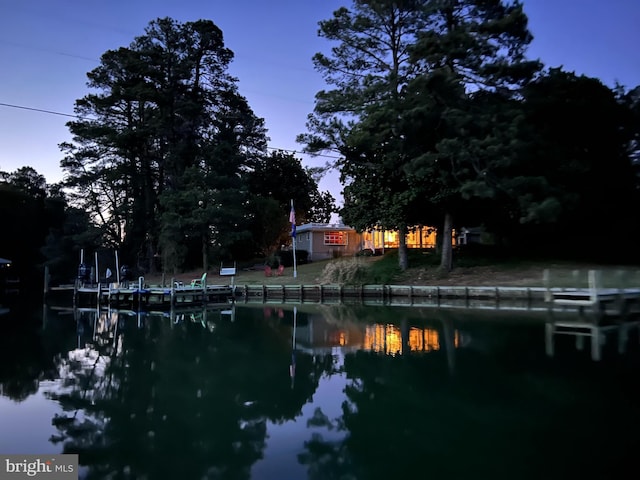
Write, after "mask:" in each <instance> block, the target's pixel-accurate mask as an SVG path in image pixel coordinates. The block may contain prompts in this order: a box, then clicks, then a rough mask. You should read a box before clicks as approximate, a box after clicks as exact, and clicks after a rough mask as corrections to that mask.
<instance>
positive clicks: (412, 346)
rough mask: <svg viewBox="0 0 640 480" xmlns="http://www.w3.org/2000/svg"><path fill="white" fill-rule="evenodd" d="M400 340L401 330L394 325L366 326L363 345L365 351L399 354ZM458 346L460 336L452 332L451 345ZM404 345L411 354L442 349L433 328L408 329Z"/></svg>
mask: <svg viewBox="0 0 640 480" xmlns="http://www.w3.org/2000/svg"><path fill="white" fill-rule="evenodd" d="M402 342H403V339H402V329H401V328H400V327H398V326H396V325H382V324H375V325H368V326H367V327H366V328H365V338H364V344H363V346H362V348H363V349H365V350H372V351H374V352H382V353H385V354H387V355H394V354H396V353H401V352H402V351H403V350H404V349H403V348H402V345H403V343H402ZM459 344H460V334H459V332H458V331H457V330H455V331H454V337H453V345H454V347H455V348H458V346H459ZM406 345H407V346H408V347H409V350H410V351H412V352H431V351H435V350H440V349H441V348H443V347H444V344H443V343H442V339H441V333H440V332H439V331H438V330H436V329H435V328H418V327H409V332H408V335H407V341H406Z"/></svg>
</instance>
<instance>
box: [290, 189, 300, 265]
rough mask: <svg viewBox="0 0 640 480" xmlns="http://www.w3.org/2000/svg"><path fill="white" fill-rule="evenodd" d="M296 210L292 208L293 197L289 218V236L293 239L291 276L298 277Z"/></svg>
mask: <svg viewBox="0 0 640 480" xmlns="http://www.w3.org/2000/svg"><path fill="white" fill-rule="evenodd" d="M295 212H296V211H295V210H294V208H293V199H291V213H290V214H289V220H290V221H291V238H292V239H293V278H297V277H298V266H297V260H296V213H295Z"/></svg>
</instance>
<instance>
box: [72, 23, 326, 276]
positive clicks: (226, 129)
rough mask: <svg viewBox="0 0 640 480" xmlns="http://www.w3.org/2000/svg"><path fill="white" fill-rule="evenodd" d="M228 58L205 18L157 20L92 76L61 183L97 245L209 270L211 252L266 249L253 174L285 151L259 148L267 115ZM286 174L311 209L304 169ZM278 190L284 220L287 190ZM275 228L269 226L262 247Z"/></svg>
mask: <svg viewBox="0 0 640 480" xmlns="http://www.w3.org/2000/svg"><path fill="white" fill-rule="evenodd" d="M232 58H233V53H232V52H231V50H230V49H228V48H227V47H226V46H225V44H224V41H223V35H222V31H221V30H220V29H219V28H218V27H217V26H216V25H215V24H214V23H213V22H211V21H209V20H198V21H195V22H186V23H180V22H177V21H175V20H172V19H170V18H161V19H157V20H154V21H152V22H151V23H150V24H149V26H148V27H147V28H146V30H145V33H144V35H142V36H140V37H137V38H136V39H135V40H134V41H133V42H132V43H131V44H130V45H129V46H128V47H123V48H119V49H117V50H110V51H107V52H106V53H105V54H104V55H103V56H102V59H101V64H100V66H99V67H97V68H95V69H94V70H92V71H91V72H89V73H88V78H89V82H88V86H89V87H90V88H91V89H92V90H93V93H90V94H87V95H85V96H84V97H83V98H81V99H79V100H77V101H76V107H75V111H76V114H77V115H78V119H77V120H74V121H71V122H69V123H68V126H69V130H70V131H71V133H72V135H73V140H72V142H69V143H65V144H63V145H62V146H61V147H62V149H63V151H64V152H65V158H64V160H63V161H62V167H63V169H64V171H65V174H66V176H65V185H66V187H68V188H70V189H71V190H72V192H73V194H72V196H71V201H72V203H73V205H75V206H78V207H80V208H82V209H84V210H85V211H87V212H89V214H90V216H91V220H92V222H93V223H94V224H96V225H98V226H99V228H100V229H101V231H102V243H103V245H111V246H113V247H117V248H119V249H121V250H123V251H124V252H125V255H126V257H128V258H125V261H127V262H130V263H134V264H137V265H138V266H140V267H142V268H145V269H147V270H153V269H154V268H156V267H157V265H156V263H155V260H154V259H157V258H161V259H162V262H163V268H165V269H166V270H169V271H175V270H178V269H180V268H184V267H189V266H191V267H193V266H196V265H198V264H200V265H202V266H203V268H205V269H206V268H207V266H208V264H209V263H210V261H209V260H210V256H212V255H213V256H215V257H216V258H219V259H224V258H230V257H233V258H238V256H241V255H244V256H250V255H251V254H253V253H254V252H256V251H260V250H263V249H264V245H265V242H267V239H265V238H262V237H261V238H256V237H255V232H256V225H255V218H256V217H257V216H258V212H260V210H255V208H262V207H263V205H262V202H261V201H259V200H256V196H263V195H264V191H262V190H260V188H261V186H256V185H255V179H256V178H257V176H258V175H259V174H262V175H264V172H265V171H266V170H267V169H273V170H274V171H276V172H277V171H278V169H279V168H280V166H281V165H282V163H283V159H282V158H280V157H278V156H277V155H268V154H267V148H266V146H267V140H268V138H267V136H266V133H267V132H266V129H265V127H264V121H263V119H261V118H258V117H257V116H256V115H255V114H254V113H253V111H252V110H251V108H250V106H249V104H248V102H247V100H246V99H245V98H244V97H243V96H242V95H240V94H239V92H238V89H237V79H236V78H234V77H232V76H231V75H230V74H229V72H228V66H229V64H230V62H231V60H232ZM289 161H290V162H295V159H293V158H291V159H289ZM257 172H260V173H257ZM269 173H270V174H271V172H269ZM278 175H279V174H278ZM278 175H276V177H277V176H278ZM269 177H271V175H268V176H266V178H269ZM289 180H295V182H291V183H287V185H290V187H289V193H290V194H291V195H292V196H291V197H290V198H295V199H296V200H297V201H298V202H299V203H300V204H301V205H302V206H303V207H304V208H305V209H310V208H311V207H312V206H313V201H312V200H311V199H312V198H315V197H317V196H319V195H320V192H318V189H317V183H316V182H314V181H313V179H312V173H311V172H307V171H305V170H303V169H298V170H296V176H295V178H289ZM274 181H277V180H274ZM252 182H253V183H252ZM276 186H277V185H276V184H274V187H276ZM294 186H295V187H296V188H297V190H296V191H295V192H294V191H291V189H292V188H294ZM254 187H255V188H256V189H257V190H255V191H254V190H252V188H254ZM274 191H276V193H277V195H275V196H274V197H273V198H275V200H276V201H277V204H278V205H279V206H280V207H282V208H283V209H282V211H281V212H280V213H281V216H282V218H283V221H284V219H286V215H287V212H288V209H287V208H285V205H283V201H282V198H281V196H282V195H283V194H284V193H285V192H286V191H287V190H286V189H283V188H282V185H279V186H278V188H277V189H275V188H274ZM289 201H290V200H289V199H287V203H288V202H289ZM326 208H329V209H331V204H329V205H327V206H326ZM274 214H275V211H274ZM280 224H281V225H284V223H283V222H280ZM284 228H286V227H283V229H284ZM280 234H281V232H280V231H278V230H277V229H275V230H274V229H272V231H271V235H272V236H273V238H269V239H268V242H267V243H270V244H273V243H274V242H275V240H276V239H277V238H278V237H279V236H280Z"/></svg>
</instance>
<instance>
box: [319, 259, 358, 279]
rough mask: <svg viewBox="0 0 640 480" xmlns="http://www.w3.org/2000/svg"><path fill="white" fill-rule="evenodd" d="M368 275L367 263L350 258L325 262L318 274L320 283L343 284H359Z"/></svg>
mask: <svg viewBox="0 0 640 480" xmlns="http://www.w3.org/2000/svg"><path fill="white" fill-rule="evenodd" d="M367 275H368V267H367V265H366V264H365V263H364V262H362V261H360V260H358V259H357V258H352V259H348V260H336V261H334V262H329V263H327V266H326V267H324V270H322V274H321V275H320V283H340V284H343V285H361V284H363V283H364V282H365V280H366V278H367Z"/></svg>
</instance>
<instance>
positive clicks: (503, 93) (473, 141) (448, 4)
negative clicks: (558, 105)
mask: <svg viewBox="0 0 640 480" xmlns="http://www.w3.org/2000/svg"><path fill="white" fill-rule="evenodd" d="M425 13H426V15H427V16H428V21H427V28H426V29H425V30H424V31H422V32H420V33H419V38H418V41H417V42H416V45H415V46H414V48H413V50H412V53H413V59H414V61H416V62H418V63H419V64H420V65H422V66H423V67H424V70H425V71H426V74H425V75H424V76H422V77H420V78H417V79H416V80H415V81H414V82H412V84H410V85H409V86H408V91H409V92H411V95H407V97H408V98H416V97H417V96H422V97H426V98H429V97H431V98H430V99H429V100H428V101H426V102H421V103H422V104H423V105H427V106H429V108H433V107H434V106H435V107H436V109H437V110H438V117H437V120H438V125H439V126H438V129H437V137H439V138H436V139H435V140H436V141H435V146H434V148H432V149H429V148H425V149H424V150H423V152H416V155H413V158H412V160H411V161H410V162H409V166H408V170H409V171H411V173H412V182H417V183H419V184H423V183H424V182H427V183H429V182H431V183H432V182H433V178H438V180H439V181H438V183H436V185H435V187H436V188H435V191H433V192H431V193H430V196H431V198H434V199H435V202H434V203H435V204H436V205H438V206H439V208H440V209H441V211H442V213H443V215H444V227H443V233H444V235H442V259H441V269H442V270H444V271H448V270H450V269H451V267H452V263H451V261H452V248H451V247H452V238H451V234H452V227H453V223H454V215H455V214H456V213H459V212H461V211H463V210H464V209H465V207H466V205H465V206H461V200H464V199H467V198H472V197H475V196H480V197H481V198H482V197H484V196H485V195H486V194H487V188H486V186H485V187H482V188H480V190H478V187H479V186H481V185H482V184H483V183H484V184H485V185H486V182H487V181H489V182H490V181H491V179H492V175H493V170H494V168H495V166H496V165H497V166H500V165H502V164H504V163H505V162H508V161H509V156H510V146H511V143H512V141H513V137H512V135H511V133H512V132H513V127H512V124H513V122H514V120H515V115H517V109H513V108H512V105H511V104H512V102H511V101H512V100H513V99H516V98H517V97H518V94H519V91H520V89H521V88H522V86H523V85H525V84H526V83H527V82H528V81H530V80H531V78H532V77H533V76H534V74H535V73H536V72H537V71H538V70H539V68H540V65H539V63H538V62H537V61H528V60H526V58H525V50H526V46H527V45H528V44H529V43H530V42H531V40H532V38H533V37H532V36H531V34H530V33H529V31H528V29H527V17H526V15H525V14H524V12H523V8H522V4H521V3H520V2H518V1H515V2H503V1H501V0H489V1H484V0H442V1H432V2H429V4H428V5H427V8H426V12H425ZM421 106H422V105H420V104H419V106H418V109H419V108H420V107H421ZM428 120H429V121H428V122H427V125H426V126H427V129H428V130H430V129H431V128H432V126H433V119H432V118H431V119H428Z"/></svg>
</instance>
